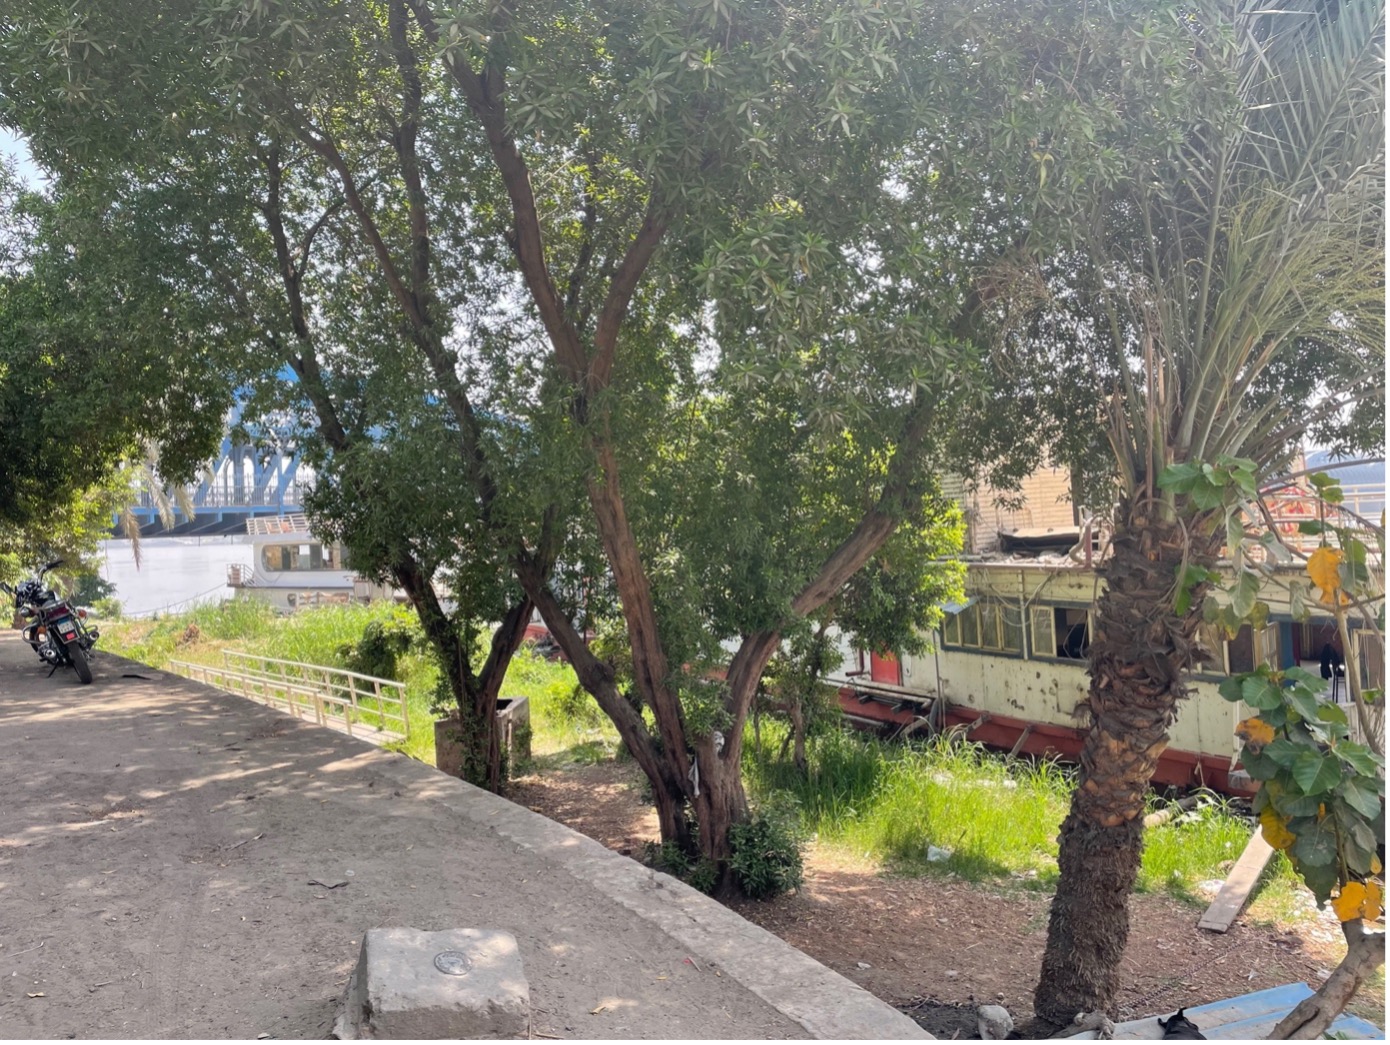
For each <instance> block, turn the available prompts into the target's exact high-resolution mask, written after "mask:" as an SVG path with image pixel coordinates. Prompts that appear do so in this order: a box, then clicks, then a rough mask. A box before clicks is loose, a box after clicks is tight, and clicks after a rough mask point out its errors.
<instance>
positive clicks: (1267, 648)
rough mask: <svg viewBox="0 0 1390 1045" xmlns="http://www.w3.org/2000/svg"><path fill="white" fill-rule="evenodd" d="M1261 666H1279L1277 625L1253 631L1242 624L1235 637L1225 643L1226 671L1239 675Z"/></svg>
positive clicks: (1247, 625) (1248, 626)
mask: <svg viewBox="0 0 1390 1045" xmlns="http://www.w3.org/2000/svg"><path fill="white" fill-rule="evenodd" d="M1261 664H1267V665H1269V666H1270V667H1271V668H1277V667H1278V666H1279V625H1277V624H1270V625H1268V626H1266V627H1263V628H1261V629H1260V630H1259V631H1255V630H1254V629H1253V628H1251V627H1250V625H1249V624H1243V625H1241V629H1240V631H1238V632H1236V637H1235V638H1233V639H1231V640H1229V641H1228V642H1227V643H1226V670H1227V671H1228V672H1229V673H1230V674H1232V675H1239V674H1241V673H1242V672H1245V671H1254V670H1255V669H1256V668H1257V667H1259V666H1260V665H1261Z"/></svg>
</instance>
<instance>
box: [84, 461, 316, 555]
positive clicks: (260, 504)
mask: <svg viewBox="0 0 1390 1045" xmlns="http://www.w3.org/2000/svg"><path fill="white" fill-rule="evenodd" d="M310 478H311V474H310V473H309V472H308V470H307V468H305V467H302V465H301V461H300V456H299V453H298V451H292V452H283V451H277V450H267V449H265V448H263V447H262V448H257V447H252V446H245V445H233V443H232V441H231V438H230V437H228V438H225V439H223V440H222V448H221V450H220V451H219V453H218V455H217V459H216V461H214V462H213V464H212V466H211V468H210V469H209V470H208V473H207V474H206V475H205V476H204V478H203V480H202V481H201V482H200V483H198V485H197V486H196V487H190V488H189V496H190V498H191V500H192V502H193V505H192V507H193V509H194V512H193V517H192V518H189V517H188V516H187V515H186V514H185V513H184V511H183V509H182V508H180V507H179V506H178V504H177V503H176V502H173V501H172V500H171V502H170V503H171V507H172V508H173V510H174V522H175V525H174V527H173V529H168V530H166V529H165V528H164V523H163V522H162V521H161V520H160V518H159V510H158V509H157V508H156V506H155V500H154V497H153V496H152V495H151V494H150V493H149V491H147V490H146V491H143V492H142V493H141V495H140V499H139V501H138V502H137V504H136V505H135V506H134V508H133V509H132V510H133V512H134V514H135V517H136V519H138V520H139V523H140V536H142V537H189V536H200V537H202V536H216V535H220V534H241V533H245V532H246V521H247V520H248V519H251V518H254V517H256V516H263V515H287V514H289V513H291V512H302V511H303V510H304V491H305V489H306V487H307V484H308V480H309V479H310ZM112 528H113V529H114V530H115V532H116V533H117V535H119V536H125V533H124V531H123V529H122V528H121V525H120V520H119V519H117V520H115V521H114V524H113V527H112Z"/></svg>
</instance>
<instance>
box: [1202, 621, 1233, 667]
mask: <svg viewBox="0 0 1390 1045" xmlns="http://www.w3.org/2000/svg"><path fill="white" fill-rule="evenodd" d="M1197 640H1198V641H1199V642H1200V643H1201V644H1202V648H1203V649H1204V650H1206V651H1207V652H1208V653H1210V654H1211V659H1210V660H1204V661H1202V662H1201V663H1200V664H1198V665H1197V670H1198V671H1199V672H1201V673H1202V674H1204V675H1224V674H1226V633H1225V632H1224V631H1222V630H1221V625H1219V624H1202V625H1199V626H1198V628H1197Z"/></svg>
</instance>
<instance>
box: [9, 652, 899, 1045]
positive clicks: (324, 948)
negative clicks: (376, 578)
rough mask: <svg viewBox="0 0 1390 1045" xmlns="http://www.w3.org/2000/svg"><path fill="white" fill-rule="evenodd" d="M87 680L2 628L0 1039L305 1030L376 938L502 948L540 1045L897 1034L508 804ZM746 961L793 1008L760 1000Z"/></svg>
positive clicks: (285, 724) (125, 684)
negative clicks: (407, 933) (813, 1029)
mask: <svg viewBox="0 0 1390 1045" xmlns="http://www.w3.org/2000/svg"><path fill="white" fill-rule="evenodd" d="M95 668H96V673H97V678H96V682H95V683H94V684H92V685H91V686H80V685H78V684H77V683H76V680H75V678H74V677H73V676H72V675H71V673H62V672H60V673H59V674H57V675H55V676H54V677H52V678H47V677H46V676H47V670H46V669H45V668H43V667H41V666H40V665H39V663H38V662H37V659H36V658H34V657H33V655H32V652H31V651H30V650H29V649H28V647H27V646H23V645H22V644H21V643H19V642H18V641H17V638H16V636H14V635H13V634H8V633H0V796H3V798H0V1037H4V1038H63V1037H67V1038H72V1037H81V1038H242V1039H245V1038H251V1039H254V1038H256V1037H258V1036H260V1037H267V1036H269V1037H276V1038H322V1037H324V1036H325V1035H326V1033H327V1031H328V1029H329V1026H330V1023H331V1020H332V1018H333V1015H334V1012H335V1009H336V1007H337V999H338V997H339V996H340V993H341V991H342V989H343V986H344V984H345V983H346V981H347V977H348V974H349V972H350V970H351V967H352V965H353V963H354V962H355V961H356V958H357V953H358V947H359V944H360V940H361V934H362V932H363V930H364V929H366V928H369V927H373V926H414V927H416V928H421V929H440V928H449V927H455V926H475V927H481V928H496V929H504V930H506V931H508V932H511V933H512V934H513V935H514V936H516V938H517V940H518V943H519V945H520V949H521V954H522V960H523V963H524V966H525V970H526V974H527V978H528V980H529V981H530V984H531V1002H532V1014H533V1029H534V1031H535V1033H536V1035H537V1036H541V1037H562V1038H720V1037H723V1038H745V1039H746V1038H785V1037H804V1036H805V1035H806V1033H807V1031H806V1029H805V1024H803V1023H801V1022H797V1021H794V1020H793V1019H792V1018H789V1016H788V1013H789V1012H791V1011H792V1010H793V1009H795V1008H796V1005H797V1004H800V1002H799V999H803V998H805V997H807V996H810V997H811V998H812V999H813V1003H814V1004H822V1005H823V1004H825V1003H824V1001H823V999H826V998H829V999H830V1007H832V1008H833V1009H834V1011H833V1012H830V1013H829V1014H828V1015H827V1017H826V1019H827V1020H828V1021H829V1025H831V1026H832V1027H838V1028H845V1027H846V1024H845V1023H843V1022H842V1023H840V1024H838V1025H837V1024H834V1023H833V1020H834V1019H835V1018H837V1017H838V1016H839V1014H842V1013H845V1012H848V1013H850V1014H852V1015H853V1018H855V1019H858V1018H859V1017H860V1016H861V1015H864V1014H865V1013H867V1015H865V1018H864V1020H863V1022H862V1023H860V1024H856V1025H855V1026H853V1027H849V1030H850V1031H853V1030H854V1029H855V1027H868V1028H870V1029H871V1031H872V1029H873V1028H877V1027H885V1026H891V1027H893V1028H899V1029H902V1028H905V1029H906V1030H907V1031H912V1030H914V1028H912V1027H911V1025H910V1024H907V1023H906V1021H903V1020H901V1018H900V1017H899V1016H898V1015H897V1014H896V1013H893V1012H892V1011H890V1010H887V1009H886V1008H885V1007H884V1006H881V1005H879V1004H877V1003H876V1002H874V1001H873V999H872V998H869V997H865V996H864V994H863V992H861V991H859V990H857V989H855V988H854V987H853V986H852V985H851V984H848V983H846V982H845V981H843V980H842V979H841V978H839V977H836V976H834V975H833V974H831V973H828V972H826V971H825V970H824V969H823V968H821V967H820V966H817V965H816V964H815V963H814V962H811V961H809V960H808V959H806V958H805V957H804V956H803V955H800V954H797V953H796V952H794V951H792V950H791V949H790V948H786V947H784V946H783V945H782V944H781V943H780V942H779V941H777V940H775V939H772V938H770V937H768V936H767V934H766V933H763V932H762V931H761V930H759V929H757V928H756V927H754V926H750V925H748V924H747V923H745V922H743V921H742V920H741V919H738V918H734V917H731V916H730V915H729V913H728V912H727V911H725V910H724V909H722V908H720V907H719V906H718V905H716V904H714V903H713V902H711V901H708V900H706V899H705V898H703V897H699V896H695V895H694V894H693V893H691V892H690V891H689V890H686V889H684V888H683V887H675V888H668V887H666V886H664V885H662V884H661V883H659V882H657V881H656V880H655V879H654V876H652V875H650V874H649V873H648V872H646V871H645V870H642V869H640V868H637V867H636V866H635V865H632V864H630V863H629V862H628V861H625V860H621V859H619V858H617V857H615V856H612V855H611V854H609V853H607V852H605V851H603V850H602V849H601V848H600V847H598V846H595V845H593V844H592V843H590V842H589V841H588V840H587V839H584V838H581V837H579V836H578V835H576V834H574V833H573V832H570V831H567V830H563V829H561V828H558V827H557V826H556V825H555V824H553V823H551V822H549V821H545V820H542V819H541V818H539V817H533V816H530V815H528V814H526V813H524V812H522V811H520V810H518V809H517V808H516V807H515V806H514V805H512V804H511V803H509V802H506V801H503V800H501V799H498V798H496V797H494V796H491V795H486V794H483V793H482V792H478V791H476V790H474V789H471V788H467V787H465V786H464V785H462V784H461V783H459V782H458V781H455V780H453V779H451V778H449V777H446V776H444V775H443V774H441V773H438V772H436V771H435V770H433V769H432V768H428V767H424V766H422V765H420V764H419V763H415V762H411V761H410V760H408V759H405V758H403V757H401V756H397V755H391V754H387V753H385V752H382V751H380V750H378V749H375V748H372V747H369V746H368V745H366V744H364V743H362V742H360V741H357V740H352V739H350V738H347V737H345V736H342V735H340V734H337V733H332V732H330V731H328V730H323V729H316V728H314V727H311V726H308V725H305V724H302V723H299V722H296V721H294V720H292V719H289V718H286V717H284V716H282V715H280V714H278V713H276V712H274V711H272V710H270V709H268V708H263V707H261V706H259V705H257V704H253V703H251V702H250V701H246V700H243V699H241V698H239V697H234V696H231V695H227V694H221V693H217V692H216V691H213V690H210V689H208V688H207V687H203V686H199V685H196V684H193V683H190V682H187V681H185V680H181V679H177V678H174V677H171V676H162V675H161V673H159V672H156V671H154V670H152V669H149V668H144V667H142V666H140V665H136V664H133V663H132V662H129V661H122V660H119V659H117V658H112V657H102V658H100V659H98V661H97V662H96V664H95ZM132 676H133V677H132ZM334 883H340V884H337V885H334ZM634 883H635V884H634ZM643 889H645V890H646V891H645V893H640V890H643ZM658 890H659V891H658ZM700 933H703V934H704V939H703V940H701V941H700V942H699V943H698V945H697V944H692V942H691V940H692V939H693V938H694V936H695V935H698V934H700ZM699 947H703V948H704V949H703V950H701V949H699ZM721 949H722V950H721ZM733 949H736V953H732V954H729V955H727V958H726V955H725V952H727V951H730V950H733ZM692 955H693V956H695V960H693V961H692V960H690V959H691V956H692ZM750 961H752V962H757V961H763V962H764V963H765V965H766V966H767V969H768V971H767V972H766V973H765V974H764V978H765V979H770V980H772V981H773V982H775V983H776V984H777V990H778V991H780V992H781V995H780V997H781V998H788V997H792V996H795V997H794V999H793V1002H792V1003H791V1004H787V1003H784V1002H783V1001H781V1000H780V998H779V1001H778V1003H777V1004H776V1005H774V1004H771V1003H769V1001H768V1000H766V998H767V995H766V993H763V994H759V993H757V991H758V990H761V989H762V988H760V987H758V986H757V985H756V984H755V982H754V979H753V978H751V977H744V976H743V975H742V973H741V972H739V971H738V969H736V965H738V963H741V966H739V967H740V968H741V969H743V970H747V969H748V968H749V967H750ZM720 967H722V968H723V969H724V972H723V973H722V974H720V973H719V971H718V969H719V968H720ZM788 968H792V969H794V970H795V976H796V982H795V983H794V984H791V985H787V984H785V983H782V982H781V981H780V980H779V979H777V978H778V977H779V976H781V974H782V973H783V971H784V970H786V969H788ZM798 992H800V993H798ZM868 1010H872V1011H868ZM802 1011H803V1013H804V1010H802ZM876 1015H881V1017H882V1021H881V1022H879V1023H874V1022H873V1018H874V1017H875V1016H876ZM797 1019H798V1020H800V1019H801V1016H800V1015H798V1017H797ZM845 1033H846V1031H845V1030H843V1029H841V1030H840V1032H839V1033H834V1034H829V1035H827V1036H832V1037H841V1036H845ZM883 1033H885V1031H883V1030H879V1031H878V1033H872V1032H871V1033H870V1034H869V1036H872V1037H879V1036H881V1035H882V1034H883Z"/></svg>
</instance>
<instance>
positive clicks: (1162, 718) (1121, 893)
mask: <svg viewBox="0 0 1390 1045" xmlns="http://www.w3.org/2000/svg"><path fill="white" fill-rule="evenodd" d="M1151 510H1152V509H1150V508H1147V507H1139V508H1133V507H1131V506H1130V505H1128V504H1123V505H1121V506H1120V510H1119V512H1118V513H1117V517H1116V521H1117V527H1116V534H1115V538H1114V545H1113V547H1114V554H1113V556H1112V558H1111V559H1110V561H1109V562H1108V563H1107V564H1106V565H1105V566H1104V567H1102V569H1101V574H1102V577H1103V578H1104V579H1105V581H1106V590H1105V592H1104V594H1103V595H1102V596H1101V597H1100V600H1099V602H1098V604H1097V608H1096V634H1095V636H1094V637H1093V641H1092V643H1091V649H1090V669H1089V670H1090V675H1091V690H1090V697H1089V703H1090V716H1091V727H1090V732H1089V734H1088V735H1087V737H1086V743H1085V746H1084V748H1083V749H1082V753H1081V771H1080V776H1079V778H1078V780H1077V787H1076V791H1075V793H1074V794H1073V795H1072V804H1071V811H1070V813H1069V814H1068V816H1067V818H1066V820H1065V821H1064V822H1063V824H1062V833H1061V837H1060V851H1059V853H1058V858H1057V862H1058V866H1059V869H1060V877H1059V878H1058V882H1057V893H1056V896H1055V897H1054V898H1053V901H1052V914H1051V919H1050V921H1049V923H1048V932H1047V950H1046V952H1045V954H1044V955H1043V966H1042V979H1041V982H1039V984H1038V987H1037V990H1036V992H1035V994H1034V1002H1033V1008H1034V1011H1035V1012H1036V1013H1037V1014H1038V1015H1039V1016H1041V1017H1042V1018H1044V1019H1047V1020H1050V1021H1052V1022H1054V1023H1059V1024H1068V1023H1070V1022H1071V1020H1072V1018H1073V1017H1074V1016H1075V1015H1076V1014H1077V1013H1081V1012H1095V1011H1097V1010H1103V1011H1106V1012H1111V1013H1112V1015H1113V1008H1114V999H1115V996H1116V993H1117V991H1118V988H1119V970H1120V960H1121V958H1122V957H1123V955H1124V949H1125V944H1126V942H1127V941H1128V939H1129V894H1130V892H1131V890H1132V889H1133V888H1134V881H1135V878H1136V876H1137V874H1138V872H1139V860H1140V856H1141V854H1142V851H1143V816H1144V796H1145V793H1146V792H1147V789H1148V786H1149V780H1150V778H1151V777H1152V776H1153V772H1154V769H1155V767H1156V766H1157V765H1158V759H1159V756H1160V755H1161V754H1162V753H1163V750H1164V748H1166V747H1167V746H1168V728H1169V726H1171V725H1172V723H1173V720H1174V718H1175V717H1176V716H1177V707H1178V702H1179V701H1180V700H1182V698H1183V697H1185V696H1187V693H1188V690H1187V688H1186V687H1185V686H1184V685H1183V681H1182V680H1183V675H1184V673H1185V672H1187V671H1188V670H1189V669H1190V668H1191V667H1192V666H1193V665H1194V664H1195V663H1196V662H1197V659H1198V656H1199V653H1200V650H1199V646H1198V640H1197V629H1198V627H1199V625H1200V624H1201V621H1202V613H1201V606H1202V601H1203V598H1204V596H1205V594H1206V591H1205V586H1203V587H1202V588H1199V589H1198V590H1197V591H1195V592H1194V593H1193V596H1194V597H1193V600H1192V604H1193V607H1194V608H1193V609H1192V610H1191V611H1190V612H1189V613H1187V614H1185V615H1184V616H1182V617H1179V616H1178V615H1177V614H1176V613H1175V612H1174V599H1175V595H1176V591H1175V581H1176V575H1177V569H1178V566H1179V565H1180V564H1181V563H1183V562H1184V561H1186V562H1187V563H1189V564H1192V565H1205V566H1211V565H1214V563H1215V561H1216V556H1217V552H1218V551H1219V548H1220V543H1221V542H1220V538H1219V537H1211V536H1203V537H1193V536H1192V535H1191V531H1190V530H1185V529H1184V528H1183V527H1182V526H1180V525H1178V524H1176V523H1170V522H1166V521H1164V520H1161V519H1157V518H1153V517H1152V516H1151V515H1150V514H1148V513H1149V512H1150V511H1151Z"/></svg>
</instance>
